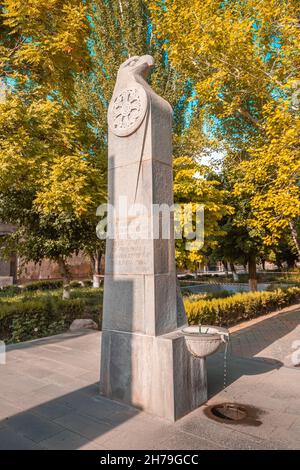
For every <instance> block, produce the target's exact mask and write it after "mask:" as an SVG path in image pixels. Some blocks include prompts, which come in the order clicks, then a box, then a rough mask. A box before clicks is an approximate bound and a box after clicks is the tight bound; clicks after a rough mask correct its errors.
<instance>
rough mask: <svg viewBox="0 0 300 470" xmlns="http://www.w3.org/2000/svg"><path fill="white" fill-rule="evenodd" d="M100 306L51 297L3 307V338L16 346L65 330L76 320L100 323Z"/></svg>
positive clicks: (0, 317)
mask: <svg viewBox="0 0 300 470" xmlns="http://www.w3.org/2000/svg"><path fill="white" fill-rule="evenodd" d="M99 317H100V308H99V306H87V305H86V303H85V301H84V300H83V299H71V300H58V299H54V298H52V297H46V298H44V299H33V300H28V301H26V302H24V303H23V302H15V303H10V304H1V311H0V339H2V340H4V341H6V342H7V343H17V342H20V341H27V340H30V339H35V338H42V337H43V336H50V335H54V334H58V333H62V332H63V331H66V330H67V329H68V328H69V326H70V324H71V323H72V321H73V320H75V318H93V320H95V321H96V322H97V323H98V324H99Z"/></svg>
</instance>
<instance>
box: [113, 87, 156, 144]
mask: <svg viewBox="0 0 300 470" xmlns="http://www.w3.org/2000/svg"><path fill="white" fill-rule="evenodd" d="M147 108H148V98H147V93H146V91H145V90H144V88H143V87H142V86H141V85H140V84H139V83H134V84H133V85H132V86H129V87H127V88H125V89H124V90H122V91H120V92H119V93H118V94H117V95H116V96H114V97H113V99H112V100H111V102H110V105H109V108H108V125H109V127H110V130H111V131H112V132H113V133H114V134H115V135H117V136H120V137H125V136H128V135H130V134H132V133H133V132H135V131H136V130H137V129H138V128H139V127H140V125H141V124H142V122H143V120H144V117H145V115H146V111H147Z"/></svg>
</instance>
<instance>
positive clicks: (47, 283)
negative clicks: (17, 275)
mask: <svg viewBox="0 0 300 470" xmlns="http://www.w3.org/2000/svg"><path fill="white" fill-rule="evenodd" d="M62 286H63V281H57V280H51V279H49V280H44V281H34V282H29V283H28V284H26V285H25V287H24V291H27V292H34V291H36V290H54V289H60V288H62Z"/></svg>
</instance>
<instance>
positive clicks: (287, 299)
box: [184, 287, 300, 327]
mask: <svg viewBox="0 0 300 470" xmlns="http://www.w3.org/2000/svg"><path fill="white" fill-rule="evenodd" d="M297 302H300V287H289V288H287V289H276V290H274V291H265V292H244V293H238V294H235V295H233V296H231V297H227V298H224V299H213V300H203V299H202V300H201V299H200V300H196V296H193V298H192V299H191V298H189V297H187V298H185V300H184V305H185V309H186V313H187V317H188V320H189V323H190V324H192V325H197V324H199V323H202V324H210V325H218V326H225V327H228V326H233V325H236V324H237V323H240V322H242V321H245V320H250V319H252V318H256V317H259V316H260V315H265V314H266V313H269V312H272V311H274V310H279V309H281V308H284V307H287V306H288V305H292V304H294V303H297Z"/></svg>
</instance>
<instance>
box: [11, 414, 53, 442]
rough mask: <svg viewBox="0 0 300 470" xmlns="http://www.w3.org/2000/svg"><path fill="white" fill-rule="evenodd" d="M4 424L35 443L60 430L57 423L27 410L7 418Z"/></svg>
mask: <svg viewBox="0 0 300 470" xmlns="http://www.w3.org/2000/svg"><path fill="white" fill-rule="evenodd" d="M6 425H7V426H8V427H9V428H10V429H12V430H13V431H15V432H16V433H19V434H22V435H23V436H24V437H27V438H29V439H31V440H32V441H34V442H36V443H39V442H40V441H42V440H44V439H46V438H48V437H50V436H53V435H55V434H57V433H59V432H61V431H62V427H61V426H59V425H58V424H56V423H53V422H52V421H50V420H47V419H44V418H42V417H39V416H36V415H34V414H32V413H27V412H23V413H19V414H17V415H15V416H12V417H11V418H8V419H7V420H6Z"/></svg>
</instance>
